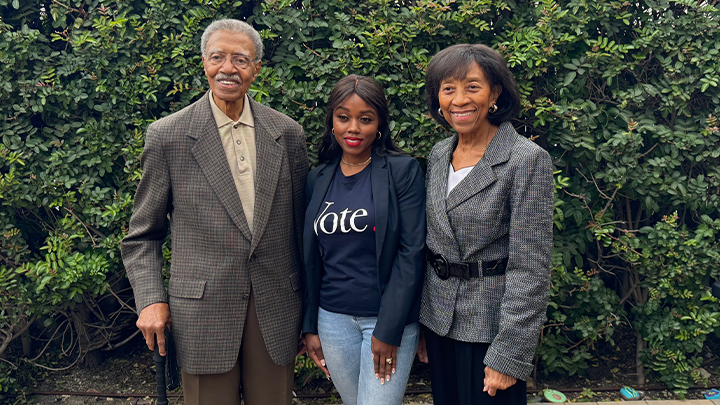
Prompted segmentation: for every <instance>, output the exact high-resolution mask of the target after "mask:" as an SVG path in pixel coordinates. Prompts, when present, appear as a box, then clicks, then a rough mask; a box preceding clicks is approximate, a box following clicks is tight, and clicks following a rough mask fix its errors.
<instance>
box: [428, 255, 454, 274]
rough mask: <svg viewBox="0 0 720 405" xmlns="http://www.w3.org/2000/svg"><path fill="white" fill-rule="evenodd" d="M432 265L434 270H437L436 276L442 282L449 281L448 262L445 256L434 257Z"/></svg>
mask: <svg viewBox="0 0 720 405" xmlns="http://www.w3.org/2000/svg"><path fill="white" fill-rule="evenodd" d="M430 264H431V265H432V267H433V270H435V274H437V276H438V277H439V278H440V279H441V280H447V279H448V277H450V269H449V267H448V262H447V260H446V259H445V257H444V256H443V255H434V256H433V258H432V261H431V262H430Z"/></svg>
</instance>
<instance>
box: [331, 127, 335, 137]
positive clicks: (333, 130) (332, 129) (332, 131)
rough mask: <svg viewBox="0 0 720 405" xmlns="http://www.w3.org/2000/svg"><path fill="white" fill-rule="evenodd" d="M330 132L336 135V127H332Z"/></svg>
mask: <svg viewBox="0 0 720 405" xmlns="http://www.w3.org/2000/svg"><path fill="white" fill-rule="evenodd" d="M330 133H332V134H333V136H335V128H330Z"/></svg>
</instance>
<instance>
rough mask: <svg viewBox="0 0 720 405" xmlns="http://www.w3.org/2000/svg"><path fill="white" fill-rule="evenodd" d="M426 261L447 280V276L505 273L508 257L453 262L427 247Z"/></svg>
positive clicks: (463, 276)
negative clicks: (482, 260)
mask: <svg viewBox="0 0 720 405" xmlns="http://www.w3.org/2000/svg"><path fill="white" fill-rule="evenodd" d="M427 261H428V262H429V263H430V265H431V266H432V268H433V270H435V274H437V276H438V277H440V279H441V280H447V279H448V278H449V277H458V278H461V279H463V280H470V279H471V278H478V277H481V276H499V275H501V274H505V267H507V262H508V259H507V257H506V258H504V259H499V260H492V261H489V262H481V263H477V262H472V263H454V262H450V261H448V260H447V259H446V258H445V256H443V255H438V254H435V253H433V252H431V251H430V249H427Z"/></svg>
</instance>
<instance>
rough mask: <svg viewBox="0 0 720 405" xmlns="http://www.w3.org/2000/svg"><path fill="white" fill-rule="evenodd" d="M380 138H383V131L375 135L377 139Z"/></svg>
mask: <svg viewBox="0 0 720 405" xmlns="http://www.w3.org/2000/svg"><path fill="white" fill-rule="evenodd" d="M380 138H382V132H380V131H378V134H377V136H376V137H375V139H380Z"/></svg>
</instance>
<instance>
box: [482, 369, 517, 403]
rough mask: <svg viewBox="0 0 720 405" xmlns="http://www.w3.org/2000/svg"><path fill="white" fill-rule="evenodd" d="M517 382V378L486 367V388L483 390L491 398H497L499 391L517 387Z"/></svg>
mask: <svg viewBox="0 0 720 405" xmlns="http://www.w3.org/2000/svg"><path fill="white" fill-rule="evenodd" d="M516 382H517V379H516V378H515V377H511V376H509V375H507V374H503V373H501V372H499V371H495V370H493V369H491V368H490V367H485V388H483V391H484V392H487V393H488V395H490V396H491V397H494V396H495V393H496V392H497V390H506V389H508V388H510V387H512V386H513V385H515V383H516Z"/></svg>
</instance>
